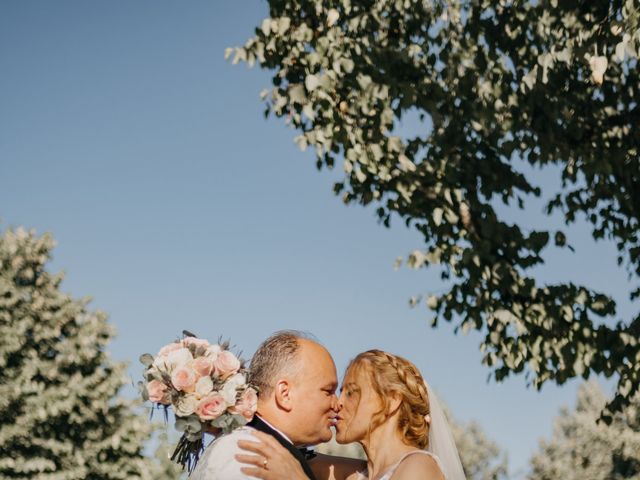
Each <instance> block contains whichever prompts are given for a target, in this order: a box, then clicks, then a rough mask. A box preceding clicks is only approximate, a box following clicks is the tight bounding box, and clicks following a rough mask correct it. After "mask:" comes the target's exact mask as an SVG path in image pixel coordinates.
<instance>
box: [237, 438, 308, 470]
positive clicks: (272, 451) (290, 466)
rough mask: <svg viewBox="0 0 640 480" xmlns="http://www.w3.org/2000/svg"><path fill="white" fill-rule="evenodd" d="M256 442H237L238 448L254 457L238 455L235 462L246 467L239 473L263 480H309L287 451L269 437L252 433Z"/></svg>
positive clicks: (298, 463)
mask: <svg viewBox="0 0 640 480" xmlns="http://www.w3.org/2000/svg"><path fill="white" fill-rule="evenodd" d="M251 433H252V434H253V435H255V436H256V440H257V441H256V442H251V441H248V440H239V441H238V446H239V447H240V448H241V449H242V450H245V451H247V452H251V453H254V454H255V455H247V454H238V455H236V456H235V458H236V460H238V461H239V462H240V463H244V464H246V465H247V466H246V467H242V468H241V471H242V473H244V474H245V475H249V476H250V477H255V478H261V479H263V480H282V479H283V478H286V479H287V480H309V477H307V476H306V475H305V473H304V470H302V466H301V465H300V462H298V460H296V459H295V458H294V457H293V456H292V455H291V453H289V452H288V451H287V449H286V448H284V447H283V446H282V445H280V443H278V441H277V440H276V439H275V438H273V437H272V436H271V435H267V434H266V433H263V432H259V431H256V430H254V431H252V432H251Z"/></svg>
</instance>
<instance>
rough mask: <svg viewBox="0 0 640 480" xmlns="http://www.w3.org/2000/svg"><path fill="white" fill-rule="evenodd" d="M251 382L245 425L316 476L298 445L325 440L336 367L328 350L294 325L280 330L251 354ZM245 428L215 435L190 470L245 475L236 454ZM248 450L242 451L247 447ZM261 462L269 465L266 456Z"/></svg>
mask: <svg viewBox="0 0 640 480" xmlns="http://www.w3.org/2000/svg"><path fill="white" fill-rule="evenodd" d="M250 371H251V377H250V382H251V383H252V384H253V385H255V386H256V387H258V389H259V394H258V411H257V413H256V415H255V417H254V419H253V420H252V421H251V422H249V424H248V427H249V428H253V429H255V430H259V431H262V432H265V433H267V434H269V435H272V436H273V437H274V438H275V439H276V440H277V441H278V442H279V443H280V444H281V445H283V446H284V447H285V448H286V449H287V450H288V451H289V453H291V455H292V456H293V457H295V458H296V460H298V461H299V462H300V465H301V466H302V469H303V470H304V472H305V474H306V475H307V476H308V477H309V478H310V479H312V480H315V478H314V476H313V473H312V472H311V469H310V468H309V465H308V464H307V461H306V459H305V456H304V453H303V452H301V451H300V450H299V447H304V446H306V445H315V444H317V443H322V442H327V441H329V440H330V439H331V437H332V431H331V429H330V427H331V426H333V424H334V421H335V416H336V408H337V398H336V394H335V392H336V388H337V386H338V379H337V375H336V367H335V364H334V363H333V359H332V358H331V355H330V354H329V352H328V351H327V350H326V349H325V348H324V347H323V346H322V345H320V344H318V343H317V342H315V341H313V340H311V339H309V338H307V337H306V336H305V335H304V334H302V333H300V332H296V331H290V330H288V331H282V332H277V333H275V334H273V335H272V336H271V337H269V338H268V339H266V340H265V341H264V342H263V343H262V344H261V345H260V347H258V350H257V351H256V353H255V354H254V356H253V358H252V359H251V368H250ZM249 428H243V429H239V430H236V431H234V432H232V433H230V434H228V435H223V436H221V437H220V438H218V439H216V440H215V441H214V442H213V443H212V444H211V445H210V446H209V447H208V448H207V451H206V452H205V454H204V455H203V457H202V459H201V461H200V462H199V463H198V466H197V468H196V470H195V471H194V477H195V478H196V479H205V480H249V479H251V478H253V477H249V476H247V475H245V474H244V473H242V472H241V470H240V469H241V467H243V466H246V465H244V464H241V463H239V462H238V461H237V460H236V459H235V455H236V454H238V453H242V452H241V451H240V449H239V448H238V446H237V442H238V440H247V439H249V440H254V441H255V437H253V435H251V434H250V432H249ZM245 453H246V452H245ZM263 468H268V463H267V462H266V461H265V464H264V465H263Z"/></svg>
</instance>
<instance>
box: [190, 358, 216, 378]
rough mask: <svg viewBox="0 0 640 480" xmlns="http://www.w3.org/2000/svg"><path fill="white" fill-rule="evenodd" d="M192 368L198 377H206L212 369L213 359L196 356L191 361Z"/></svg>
mask: <svg viewBox="0 0 640 480" xmlns="http://www.w3.org/2000/svg"><path fill="white" fill-rule="evenodd" d="M193 369H194V370H195V371H196V373H197V374H198V375H199V376H200V377H208V376H210V375H211V372H212V371H213V360H212V359H211V358H209V357H198V358H196V359H195V360H194V361H193Z"/></svg>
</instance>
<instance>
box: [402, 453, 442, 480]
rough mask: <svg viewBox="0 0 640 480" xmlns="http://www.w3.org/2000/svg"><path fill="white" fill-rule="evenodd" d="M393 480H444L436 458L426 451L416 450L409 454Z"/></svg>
mask: <svg viewBox="0 0 640 480" xmlns="http://www.w3.org/2000/svg"><path fill="white" fill-rule="evenodd" d="M391 478H392V480H402V479H405V478H406V479H413V478H424V479H429V480H444V475H443V473H442V470H440V465H438V460H437V459H436V457H434V456H433V455H431V454H430V453H429V452H426V451H424V450H415V451H413V452H410V453H409V454H407V455H406V456H405V457H404V458H403V460H402V461H401V462H400V464H399V465H398V468H397V469H396V470H395V472H394V474H393V476H392V477H391Z"/></svg>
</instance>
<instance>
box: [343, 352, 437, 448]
mask: <svg viewBox="0 0 640 480" xmlns="http://www.w3.org/2000/svg"><path fill="white" fill-rule="evenodd" d="M350 372H352V373H354V374H358V373H361V372H364V373H365V374H366V375H367V377H368V378H369V380H370V383H371V386H372V388H373V390H374V391H375V392H376V394H377V395H378V397H379V399H380V401H381V402H382V409H381V410H380V411H379V412H377V413H376V414H375V415H374V417H373V419H372V420H371V425H370V428H369V431H370V432H371V431H373V430H374V429H376V428H377V427H379V426H380V425H381V424H383V423H384V422H385V421H386V419H387V418H388V417H389V416H390V415H391V413H392V412H391V411H390V406H391V405H390V399H391V398H392V397H393V396H394V395H399V396H400V398H401V403H400V407H399V409H398V430H399V433H400V436H401V438H402V441H403V442H404V443H405V444H407V445H411V446H414V447H417V448H420V449H424V448H426V447H427V446H428V443H429V418H430V417H429V413H430V412H429V394H428V393H427V388H426V385H425V382H424V379H423V378H422V374H421V373H420V371H419V370H418V368H417V367H416V366H415V365H414V364H413V363H411V362H410V361H409V360H407V359H405V358H403V357H400V356H398V355H394V354H392V353H387V352H383V351H382V350H368V351H366V352H362V353H360V354H359V355H358V356H357V357H356V358H354V359H353V360H352V361H351V362H350V363H349V366H348V367H347V374H349V373H350Z"/></svg>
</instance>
